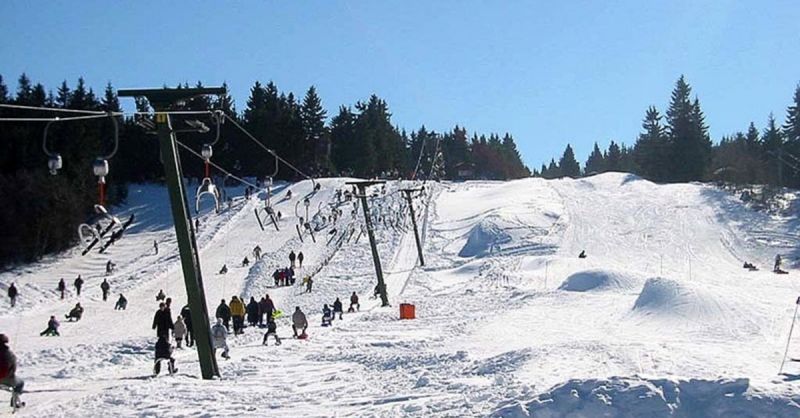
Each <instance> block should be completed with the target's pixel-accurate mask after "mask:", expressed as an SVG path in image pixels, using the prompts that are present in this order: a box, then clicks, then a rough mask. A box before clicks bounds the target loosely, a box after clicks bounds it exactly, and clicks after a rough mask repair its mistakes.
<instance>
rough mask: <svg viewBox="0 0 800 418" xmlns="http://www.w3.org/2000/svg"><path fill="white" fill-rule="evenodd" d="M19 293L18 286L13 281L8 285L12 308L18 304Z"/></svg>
mask: <svg viewBox="0 0 800 418" xmlns="http://www.w3.org/2000/svg"><path fill="white" fill-rule="evenodd" d="M17 295H19V292H18V291H17V286H15V285H14V283H11V286H8V298H9V299H11V307H12V308H13V307H14V306H16V304H17Z"/></svg>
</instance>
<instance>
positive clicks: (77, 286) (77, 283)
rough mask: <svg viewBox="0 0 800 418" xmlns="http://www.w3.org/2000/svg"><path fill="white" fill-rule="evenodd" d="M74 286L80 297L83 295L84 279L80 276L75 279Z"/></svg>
mask: <svg viewBox="0 0 800 418" xmlns="http://www.w3.org/2000/svg"><path fill="white" fill-rule="evenodd" d="M73 284H74V285H75V291H76V292H78V296H80V295H81V287H83V278H81V275H80V274H79V275H78V277H77V278H76V279H75V283H73Z"/></svg>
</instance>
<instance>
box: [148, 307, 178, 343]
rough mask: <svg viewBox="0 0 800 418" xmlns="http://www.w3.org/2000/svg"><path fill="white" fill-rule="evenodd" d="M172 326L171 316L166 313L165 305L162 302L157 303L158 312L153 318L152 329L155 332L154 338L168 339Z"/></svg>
mask: <svg viewBox="0 0 800 418" xmlns="http://www.w3.org/2000/svg"><path fill="white" fill-rule="evenodd" d="M173 326H174V325H173V323H172V315H170V313H169V311H167V304H166V303H164V302H161V303H159V304H158V310H157V311H156V314H155V315H154V316H153V329H154V330H156V336H157V337H161V336H164V337H166V338H169V330H171V329H172V327H173Z"/></svg>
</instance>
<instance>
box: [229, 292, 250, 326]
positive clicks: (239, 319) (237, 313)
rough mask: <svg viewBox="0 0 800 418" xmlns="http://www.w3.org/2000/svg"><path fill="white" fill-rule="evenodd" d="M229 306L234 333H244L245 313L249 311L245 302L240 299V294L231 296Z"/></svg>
mask: <svg viewBox="0 0 800 418" xmlns="http://www.w3.org/2000/svg"><path fill="white" fill-rule="evenodd" d="M229 307H230V309H231V319H233V335H239V334H242V333H243V332H244V331H243V329H244V315H245V313H246V312H247V310H246V309H245V307H244V303H243V302H242V301H241V300H239V297H238V296H234V297H232V298H231V303H230V305H229Z"/></svg>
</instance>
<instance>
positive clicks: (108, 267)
mask: <svg viewBox="0 0 800 418" xmlns="http://www.w3.org/2000/svg"><path fill="white" fill-rule="evenodd" d="M116 266H117V265H116V264H114V263H113V262H112V261H111V260H108V262H107V263H106V276H108V275H109V274H112V273H114V267H116Z"/></svg>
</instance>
